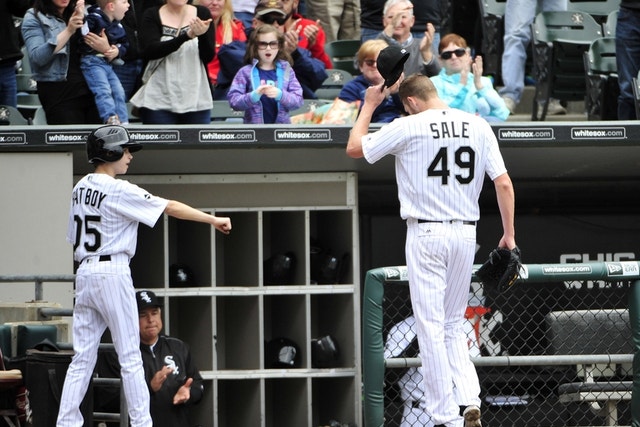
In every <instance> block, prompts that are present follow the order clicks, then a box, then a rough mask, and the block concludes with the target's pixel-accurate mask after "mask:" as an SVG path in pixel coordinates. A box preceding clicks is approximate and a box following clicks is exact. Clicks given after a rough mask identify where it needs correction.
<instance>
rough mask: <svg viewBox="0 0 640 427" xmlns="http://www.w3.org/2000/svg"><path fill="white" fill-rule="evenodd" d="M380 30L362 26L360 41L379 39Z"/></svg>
mask: <svg viewBox="0 0 640 427" xmlns="http://www.w3.org/2000/svg"><path fill="white" fill-rule="evenodd" d="M380 31H382V30H376V29H375V28H360V41H361V42H362V43H364V42H366V41H367V40H373V39H377V38H378V34H380Z"/></svg>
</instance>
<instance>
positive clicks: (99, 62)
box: [80, 55, 129, 123]
mask: <svg viewBox="0 0 640 427" xmlns="http://www.w3.org/2000/svg"><path fill="white" fill-rule="evenodd" d="M80 69H81V70H82V74H83V75H84V79H85V80H86V81H87V86H89V89H90V90H91V92H92V93H93V95H94V97H95V101H96V107H97V108H98V113H99V114H100V119H101V120H102V122H103V123H106V122H107V120H109V117H111V116H113V115H116V114H117V115H118V118H119V119H120V122H121V123H129V114H128V112H127V103H126V101H125V98H124V89H123V88H122V84H121V83H120V79H119V78H118V76H117V75H116V73H115V72H114V71H113V67H112V66H111V65H110V64H109V63H108V62H107V60H106V59H105V58H103V57H100V56H96V55H83V56H82V58H81V59H80Z"/></svg>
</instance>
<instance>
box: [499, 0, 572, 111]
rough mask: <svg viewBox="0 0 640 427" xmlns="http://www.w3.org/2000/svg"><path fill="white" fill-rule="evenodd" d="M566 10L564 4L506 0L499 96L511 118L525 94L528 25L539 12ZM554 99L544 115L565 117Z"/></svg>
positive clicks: (558, 0) (564, 1)
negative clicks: (501, 84)
mask: <svg viewBox="0 0 640 427" xmlns="http://www.w3.org/2000/svg"><path fill="white" fill-rule="evenodd" d="M540 10H542V11H552V10H567V0H509V1H508V2H507V6H506V9H505V13H504V50H503V53H502V83H503V85H504V86H503V87H502V89H500V91H499V93H500V95H501V96H502V98H503V99H504V102H505V104H506V106H507V108H508V109H509V111H510V112H511V113H512V114H513V113H514V112H515V111H516V106H517V105H518V103H520V100H521V99H522V92H523V90H524V77H525V64H526V61H527V49H528V47H529V43H530V42H531V23H532V22H533V19H534V18H535V16H536V13H537V12H538V11H540ZM566 113H567V110H566V109H565V108H564V107H563V106H562V105H561V104H560V101H558V100H557V99H551V100H550V101H549V107H548V110H547V114H549V115H554V114H566Z"/></svg>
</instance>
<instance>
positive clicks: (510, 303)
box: [362, 261, 640, 427]
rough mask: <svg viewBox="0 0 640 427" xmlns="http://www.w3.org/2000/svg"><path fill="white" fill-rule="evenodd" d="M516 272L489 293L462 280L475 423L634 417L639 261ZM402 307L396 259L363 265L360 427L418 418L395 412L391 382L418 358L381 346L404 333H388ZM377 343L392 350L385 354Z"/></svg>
mask: <svg viewBox="0 0 640 427" xmlns="http://www.w3.org/2000/svg"><path fill="white" fill-rule="evenodd" d="M478 267H479V265H475V266H474V270H473V272H474V273H475V270H476V269H477V268H478ZM521 272H522V278H521V279H520V280H519V281H518V282H517V283H516V284H515V285H514V286H513V287H511V288H509V289H508V290H506V291H505V292H502V293H499V294H497V293H488V294H485V293H484V291H483V288H482V286H481V285H480V284H479V283H478V282H477V280H476V277H475V275H474V274H472V276H471V278H470V279H471V287H470V293H469V307H468V309H467V315H466V317H467V325H466V328H467V329H466V330H467V334H468V341H469V344H470V345H469V347H470V357H471V359H472V361H473V363H474V364H475V366H476V369H477V371H478V376H479V379H480V383H481V390H482V391H481V396H480V397H481V399H482V411H483V425H484V424H486V425H489V426H491V427H501V426H505V427H506V426H509V427H518V426H523V427H525V426H549V427H551V426H553V427H559V426H600V425H618V426H619V425H631V419H632V417H633V419H634V422H635V423H638V422H639V421H640V372H639V370H640V366H639V365H640V363H639V361H638V360H636V361H635V365H636V367H635V372H634V368H633V364H632V363H633V359H634V356H633V355H634V353H635V352H636V349H637V348H639V347H640V330H639V329H640V314H639V312H640V263H638V262H636V261H623V262H590V263H579V264H578V263H576V264H528V265H525V266H523V269H522V271H521ZM411 314H412V313H411V304H410V301H409V289H408V279H407V271H406V267H405V266H393V267H382V268H377V269H373V270H369V271H368V272H367V274H366V279H365V284H364V292H363V303H362V328H363V332H362V340H363V343H362V344H363V350H362V354H363V411H364V421H365V426H366V427H379V426H383V425H384V426H386V427H394V426H401V427H411V426H416V427H417V426H418V425H423V423H417V422H416V423H415V424H411V423H410V422H408V421H407V420H406V419H404V418H403V411H406V410H408V409H407V407H405V405H408V398H407V397H406V396H407V395H410V393H411V392H410V391H409V392H407V391H406V390H405V391H404V393H403V392H402V391H401V390H399V387H398V382H399V379H400V378H401V377H402V376H404V375H410V374H411V372H407V371H408V369H410V368H412V367H419V366H420V364H421V363H420V359H419V358H417V357H412V356H415V354H414V355H411V354H409V353H407V352H406V351H405V349H400V350H399V351H393V349H391V348H390V345H389V343H394V344H397V343H399V342H404V344H406V343H408V342H409V341H410V339H405V340H402V339H392V335H393V334H394V333H397V332H398V330H403V329H402V328H400V329H398V327H397V325H398V324H400V323H402V322H403V320H404V319H407V318H408V317H410V316H411ZM404 331H405V332H406V329H404ZM411 338H412V337H411ZM385 345H387V348H386V350H387V353H389V354H394V355H395V356H396V357H388V358H385ZM416 351H417V350H416ZM634 378H635V381H634ZM405 379H406V377H405ZM404 382H405V383H409V384H410V383H411V382H410V381H404ZM633 391H635V393H633ZM414 395H415V393H414ZM425 425H428V424H425ZM634 425H637V424H634Z"/></svg>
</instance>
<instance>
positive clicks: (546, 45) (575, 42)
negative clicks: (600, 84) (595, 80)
mask: <svg viewBox="0 0 640 427" xmlns="http://www.w3.org/2000/svg"><path fill="white" fill-rule="evenodd" d="M532 34H533V40H532V45H533V49H532V52H533V74H534V78H535V80H536V82H537V84H536V89H535V94H534V97H533V109H532V114H531V120H533V121H537V120H544V119H545V118H546V115H547V110H548V106H549V99H551V98H555V99H558V100H560V101H584V99H585V95H586V84H585V78H584V76H585V66H584V53H585V52H586V51H587V50H588V49H589V46H590V45H591V42H593V41H594V40H595V39H597V38H600V37H602V27H601V26H600V25H599V24H598V23H597V22H596V21H595V20H594V19H593V17H592V16H591V15H589V14H588V13H585V12H576V11H554V12H541V13H539V14H538V15H537V16H536V18H535V20H534V22H533V24H532ZM539 104H540V105H541V106H542V108H541V112H540V113H539V112H538V108H537V107H538V105H539Z"/></svg>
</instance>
